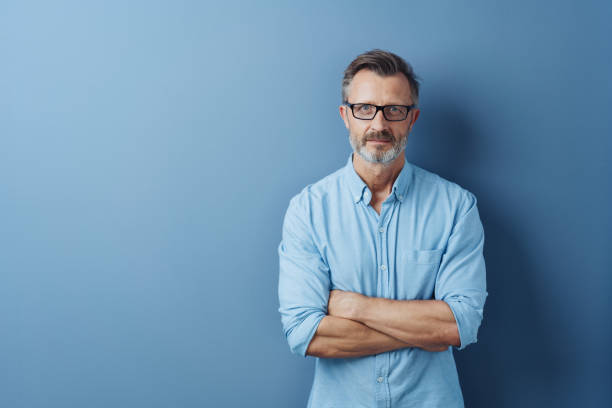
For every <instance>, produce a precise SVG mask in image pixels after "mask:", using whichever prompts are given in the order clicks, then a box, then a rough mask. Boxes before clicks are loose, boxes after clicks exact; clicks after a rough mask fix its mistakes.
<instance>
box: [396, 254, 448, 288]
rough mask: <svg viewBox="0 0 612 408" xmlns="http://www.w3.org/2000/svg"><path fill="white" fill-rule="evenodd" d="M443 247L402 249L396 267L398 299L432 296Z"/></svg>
mask: <svg viewBox="0 0 612 408" xmlns="http://www.w3.org/2000/svg"><path fill="white" fill-rule="evenodd" d="M443 253H444V249H443V248H442V249H430V250H419V249H411V248H408V249H402V250H401V252H400V256H399V263H398V265H397V268H396V278H397V291H398V293H397V296H398V298H400V299H431V298H433V293H434V287H435V283H436V275H437V273H438V268H439V266H440V261H441V259H442V254H443Z"/></svg>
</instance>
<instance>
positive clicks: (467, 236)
mask: <svg viewBox="0 0 612 408" xmlns="http://www.w3.org/2000/svg"><path fill="white" fill-rule="evenodd" d="M483 246H484V230H483V227H482V222H481V221H480V216H479V214H478V208H477V206H476V197H475V196H474V195H473V194H472V193H470V192H468V191H465V194H464V200H463V204H462V205H461V208H460V210H459V212H458V216H457V218H456V223H455V225H454V226H453V229H452V232H451V235H450V237H449V240H448V243H447V246H446V250H445V252H444V255H443V256H442V260H441V263H440V268H439V270H438V276H437V278H436V289H435V298H436V299H438V300H443V301H444V302H446V303H447V304H448V305H449V307H450V309H451V310H452V312H453V315H454V316H455V321H456V322H457V328H458V330H459V337H460V340H461V345H460V346H459V347H456V349H458V350H463V349H464V348H465V347H467V346H468V345H469V344H471V343H475V342H476V340H477V334H478V328H479V327H480V323H481V322H482V318H483V310H484V304H485V300H486V298H487V296H488V293H487V291H486V270H485V260H484V255H483Z"/></svg>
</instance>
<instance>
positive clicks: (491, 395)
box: [407, 104, 562, 408]
mask: <svg viewBox="0 0 612 408" xmlns="http://www.w3.org/2000/svg"><path fill="white" fill-rule="evenodd" d="M457 106H460V105H457ZM458 109H459V108H455V107H454V106H451V104H448V105H446V106H444V105H438V106H429V107H428V112H427V117H428V118H427V120H424V121H422V122H421V123H420V125H421V127H420V128H419V129H418V134H417V135H416V139H417V140H416V141H411V143H413V144H414V145H415V148H414V149H413V148H412V147H410V145H409V147H408V148H407V156H409V157H408V160H409V161H411V162H413V163H415V164H417V165H419V166H421V167H423V168H425V169H427V170H430V171H433V172H435V173H437V174H439V175H440V176H442V177H445V178H447V179H449V180H452V181H455V182H456V183H458V184H460V185H462V186H463V187H465V188H467V189H468V190H470V191H472V192H474V194H475V195H476V196H477V198H478V209H479V212H480V216H481V219H482V222H483V225H484V230H485V247H484V256H485V262H486V266H487V291H488V293H489V296H488V298H487V301H486V304H485V310H484V319H483V322H482V325H481V327H480V331H479V334H478V342H477V343H476V344H472V345H471V346H469V347H468V348H466V349H465V350H463V351H460V352H455V359H456V362H457V369H458V371H459V376H460V380H461V385H462V389H463V393H464V399H465V406H466V407H470V408H477V407H504V406H508V407H510V406H517V405H515V403H514V402H512V401H517V400H518V399H520V400H521V401H523V402H525V401H528V400H530V398H529V396H528V395H525V394H528V393H529V392H535V393H539V394H542V393H546V394H548V393H550V392H554V391H553V390H554V387H555V384H559V383H561V382H562V381H561V379H560V378H558V376H559V375H561V374H560V373H561V372H562V371H561V368H562V367H560V365H561V363H560V361H561V360H562V358H561V357H562V356H558V355H556V354H555V352H554V350H552V349H551V347H550V346H551V345H552V344H553V341H554V338H553V337H552V335H551V333H553V332H554V331H553V330H552V328H551V327H548V326H550V323H548V322H547V321H546V318H545V316H544V315H543V314H542V312H541V311H540V310H541V309H540V307H539V303H538V293H537V292H536V290H535V288H534V284H533V282H532V279H530V276H533V275H534V274H536V273H537V271H536V270H534V267H533V266H532V265H531V263H530V260H529V258H528V255H527V254H528V253H529V252H528V251H526V250H525V247H524V246H525V242H528V240H527V239H525V238H527V237H521V236H519V233H518V231H516V229H514V230H513V224H512V223H511V222H510V221H509V217H507V216H504V213H503V208H504V206H503V205H498V204H499V203H497V202H496V197H493V196H492V193H489V194H490V195H487V192H486V191H485V190H484V189H481V190H479V187H478V185H477V182H475V181H474V180H478V179H482V177H474V176H470V174H474V172H478V171H482V169H484V168H485V167H486V165H484V164H483V165H480V166H479V159H478V157H479V152H480V151H482V148H481V146H482V144H484V143H485V140H484V138H485V137H486V136H485V135H483V134H480V133H479V132H478V130H477V126H476V125H477V122H476V121H472V120H470V118H469V117H468V115H466V114H465V113H463V112H460V111H459V110H458ZM415 130H416V129H415ZM420 135H424V136H422V137H421V136H420ZM481 141H482V144H481ZM481 162H482V161H481ZM421 163H423V164H421ZM490 170H491V171H490V174H491V175H493V176H494V175H495V170H494V169H490ZM525 384H532V386H531V387H529V388H532V387H539V390H533V389H532V390H529V389H525ZM521 393H522V394H523V395H522V396H520V397H517V396H516V394H521ZM549 395H550V394H549ZM537 399H538V398H536V400H537ZM523 406H525V405H523ZM533 406H535V405H533Z"/></svg>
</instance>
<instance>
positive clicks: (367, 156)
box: [349, 130, 408, 164]
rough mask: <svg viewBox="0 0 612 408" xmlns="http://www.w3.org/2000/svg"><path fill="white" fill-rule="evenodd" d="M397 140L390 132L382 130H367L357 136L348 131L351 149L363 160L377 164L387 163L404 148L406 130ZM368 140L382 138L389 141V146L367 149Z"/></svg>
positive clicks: (406, 141) (406, 138) (406, 136)
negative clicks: (362, 134) (367, 131)
mask: <svg viewBox="0 0 612 408" xmlns="http://www.w3.org/2000/svg"><path fill="white" fill-rule="evenodd" d="M399 139H400V140H397V138H395V137H394V136H393V134H391V132H389V131H386V130H383V131H380V132H369V133H366V134H365V135H364V136H363V137H361V138H359V137H358V136H356V135H353V134H352V133H350V132H349V140H350V142H351V147H352V148H353V151H354V152H355V153H357V154H358V155H359V156H361V157H362V158H363V159H364V160H365V161H368V162H370V163H378V164H389V163H391V162H393V160H395V159H396V158H397V157H398V156H399V155H400V154H401V153H402V152H403V151H404V149H405V148H406V145H407V144H408V132H407V133H406V134H405V135H404V137H400V138H399ZM368 140H384V141H389V142H391V147H390V148H388V147H387V148H386V149H385V147H386V145H379V146H376V147H375V148H370V149H369V150H368V147H367V142H368Z"/></svg>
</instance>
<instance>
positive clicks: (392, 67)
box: [342, 49, 419, 105]
mask: <svg viewBox="0 0 612 408" xmlns="http://www.w3.org/2000/svg"><path fill="white" fill-rule="evenodd" d="M362 69H368V70H370V71H373V72H375V73H377V74H378V75H380V76H389V75H394V74H397V73H398V72H401V73H402V74H404V76H405V77H406V79H408V83H409V84H410V93H411V94H410V96H411V97H412V103H414V104H415V105H416V104H418V103H419V77H417V76H416V74H415V73H414V71H413V70H412V67H411V66H410V64H408V63H407V62H406V61H405V60H404V59H403V58H402V57H400V56H398V55H395V54H393V53H392V52H389V51H383V50H379V49H374V50H371V51H368V52H364V53H363V54H361V55H358V56H357V58H355V59H354V60H353V61H352V62H351V63H350V64H349V66H348V67H347V68H346V69H345V70H344V78H343V79H342V102H346V100H347V99H346V98H347V97H348V87H349V86H350V84H351V81H352V80H353V77H354V76H355V74H357V72H359V71H361V70H362Z"/></svg>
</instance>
